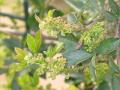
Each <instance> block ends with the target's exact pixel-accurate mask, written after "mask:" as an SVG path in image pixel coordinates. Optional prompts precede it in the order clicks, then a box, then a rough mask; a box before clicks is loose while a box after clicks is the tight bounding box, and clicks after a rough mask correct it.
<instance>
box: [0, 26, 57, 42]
mask: <svg viewBox="0 0 120 90" xmlns="http://www.w3.org/2000/svg"><path fill="white" fill-rule="evenodd" d="M0 32H2V33H5V34H10V35H19V36H22V35H24V32H20V31H17V30H13V29H10V28H1V27H0ZM31 34H32V35H35V32H31ZM42 37H43V39H44V40H51V41H56V40H57V38H54V37H51V36H48V35H46V34H45V33H43V32H42Z"/></svg>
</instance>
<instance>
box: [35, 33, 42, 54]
mask: <svg viewBox="0 0 120 90" xmlns="http://www.w3.org/2000/svg"><path fill="white" fill-rule="evenodd" d="M41 43H42V36H41V33H40V31H37V32H36V35H35V48H36V50H35V51H36V52H38V51H39V49H40V47H41Z"/></svg>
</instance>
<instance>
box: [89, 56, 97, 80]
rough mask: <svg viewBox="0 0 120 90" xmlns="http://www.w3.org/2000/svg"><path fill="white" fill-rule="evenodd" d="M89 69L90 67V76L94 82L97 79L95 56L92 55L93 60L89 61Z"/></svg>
mask: <svg viewBox="0 0 120 90" xmlns="http://www.w3.org/2000/svg"><path fill="white" fill-rule="evenodd" d="M89 69H90V76H91V80H92V81H93V82H94V81H95V79H96V74H95V72H96V71H95V56H93V57H92V59H91V62H90V63H89Z"/></svg>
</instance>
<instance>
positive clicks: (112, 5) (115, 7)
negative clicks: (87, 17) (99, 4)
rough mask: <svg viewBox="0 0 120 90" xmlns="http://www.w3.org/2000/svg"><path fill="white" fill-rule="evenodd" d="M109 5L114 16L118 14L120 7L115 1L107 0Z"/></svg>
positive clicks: (119, 13)
mask: <svg viewBox="0 0 120 90" xmlns="http://www.w3.org/2000/svg"><path fill="white" fill-rule="evenodd" d="M109 6H110V8H111V11H112V13H113V14H114V15H116V16H119V15H120V7H119V6H118V5H117V3H116V2H115V1H114V0H109Z"/></svg>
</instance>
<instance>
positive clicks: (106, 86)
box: [97, 81, 111, 90]
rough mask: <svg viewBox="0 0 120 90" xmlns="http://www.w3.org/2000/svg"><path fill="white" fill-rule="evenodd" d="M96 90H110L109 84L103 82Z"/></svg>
mask: <svg viewBox="0 0 120 90" xmlns="http://www.w3.org/2000/svg"><path fill="white" fill-rule="evenodd" d="M97 90H111V89H110V87H109V84H108V82H106V81H103V82H102V83H101V84H100V85H99V87H98V88H97Z"/></svg>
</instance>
